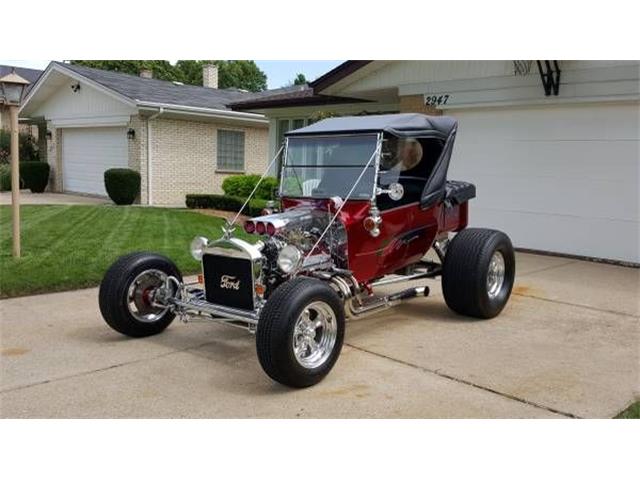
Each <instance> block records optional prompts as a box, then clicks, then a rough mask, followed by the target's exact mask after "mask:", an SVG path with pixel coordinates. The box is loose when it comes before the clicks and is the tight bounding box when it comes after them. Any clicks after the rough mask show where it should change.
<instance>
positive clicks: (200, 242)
mask: <svg viewBox="0 0 640 480" xmlns="http://www.w3.org/2000/svg"><path fill="white" fill-rule="evenodd" d="M208 244H209V240H207V239H206V238H204V237H196V238H194V239H193V240H191V256H192V257H193V258H195V259H196V260H198V261H200V260H202V255H204V249H205V248H207V245H208Z"/></svg>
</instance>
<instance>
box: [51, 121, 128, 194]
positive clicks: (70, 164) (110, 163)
mask: <svg viewBox="0 0 640 480" xmlns="http://www.w3.org/2000/svg"><path fill="white" fill-rule="evenodd" d="M62 152H63V159H62V164H63V184H64V189H65V190H66V191H72V192H82V193H91V194H96V195H106V194H107V193H106V191H105V189H104V171H105V170H107V169H109V168H122V167H127V166H128V143H127V136H126V131H125V129H124V128H82V129H80V128H78V129H65V130H64V131H63V140H62Z"/></svg>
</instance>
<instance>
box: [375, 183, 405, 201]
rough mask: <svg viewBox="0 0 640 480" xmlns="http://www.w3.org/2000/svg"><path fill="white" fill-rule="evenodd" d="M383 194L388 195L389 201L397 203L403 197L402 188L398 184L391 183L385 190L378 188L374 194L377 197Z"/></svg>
mask: <svg viewBox="0 0 640 480" xmlns="http://www.w3.org/2000/svg"><path fill="white" fill-rule="evenodd" d="M385 193H386V194H387V195H389V198H390V199H391V200H393V201H396V202H397V201H398V200H400V199H402V197H404V187H403V186H402V184H400V183H392V184H391V185H389V188H388V189H386V190H385V189H382V188H378V189H377V190H376V194H378V195H383V194H385Z"/></svg>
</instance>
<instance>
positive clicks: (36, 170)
mask: <svg viewBox="0 0 640 480" xmlns="http://www.w3.org/2000/svg"><path fill="white" fill-rule="evenodd" d="M18 168H19V170H20V173H19V175H20V188H28V189H30V190H31V191H32V192H33V193H42V192H44V190H45V188H47V184H48V183H49V171H50V170H51V167H50V166H49V164H48V163H46V162H20V166H19V167H18ZM9 190H11V165H6V164H2V165H0V192H6V191H9Z"/></svg>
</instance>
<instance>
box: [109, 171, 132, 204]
mask: <svg viewBox="0 0 640 480" xmlns="http://www.w3.org/2000/svg"><path fill="white" fill-rule="evenodd" d="M104 186H105V189H106V190H107V194H109V198H110V199H111V200H113V203H115V204H116V205H131V204H132V203H133V202H134V201H135V199H136V198H137V197H138V194H139V193H140V174H139V173H138V172H136V171H135V170H131V169H130V168H111V169H109V170H106V171H105V172H104Z"/></svg>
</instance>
